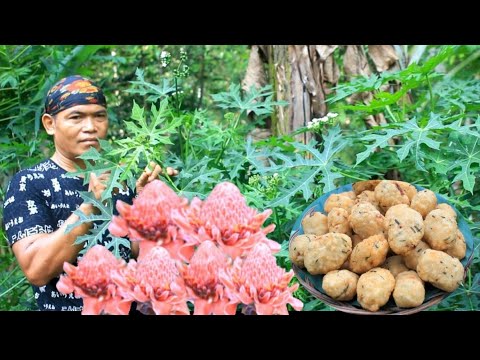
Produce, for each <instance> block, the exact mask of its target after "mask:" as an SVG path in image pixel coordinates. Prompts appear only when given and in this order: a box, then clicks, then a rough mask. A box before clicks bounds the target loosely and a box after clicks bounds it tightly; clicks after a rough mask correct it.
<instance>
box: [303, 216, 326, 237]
mask: <svg viewBox="0 0 480 360" xmlns="http://www.w3.org/2000/svg"><path fill="white" fill-rule="evenodd" d="M302 228H303V232H304V233H305V234H315V235H324V234H326V233H328V220H327V217H326V216H325V215H323V214H322V213H321V212H318V211H315V212H311V213H308V214H306V215H305V217H304V218H303V219H302Z"/></svg>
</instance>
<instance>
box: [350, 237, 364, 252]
mask: <svg viewBox="0 0 480 360" xmlns="http://www.w3.org/2000/svg"><path fill="white" fill-rule="evenodd" d="M350 238H351V239H352V249H353V248H354V247H355V246H357V245H358V244H359V243H361V242H362V241H363V239H362V237H360V235H358V234H353V235H352V236H351V237H350Z"/></svg>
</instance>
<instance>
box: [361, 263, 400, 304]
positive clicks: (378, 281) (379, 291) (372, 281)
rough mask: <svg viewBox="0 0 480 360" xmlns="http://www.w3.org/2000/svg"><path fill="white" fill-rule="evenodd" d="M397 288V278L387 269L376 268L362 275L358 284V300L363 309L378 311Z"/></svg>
mask: <svg viewBox="0 0 480 360" xmlns="http://www.w3.org/2000/svg"><path fill="white" fill-rule="evenodd" d="M394 288H395V278H394V277H393V275H392V274H391V273H390V271H388V270H387V269H382V268H374V269H372V270H370V271H368V272H366V273H365V274H362V275H361V276H360V278H359V279H358V283H357V300H358V302H359V303H360V305H361V306H362V308H364V309H366V310H369V311H377V310H378V309H380V307H381V306H383V305H385V304H386V303H387V302H388V299H389V298H390V295H391V294H392V291H393V289H394Z"/></svg>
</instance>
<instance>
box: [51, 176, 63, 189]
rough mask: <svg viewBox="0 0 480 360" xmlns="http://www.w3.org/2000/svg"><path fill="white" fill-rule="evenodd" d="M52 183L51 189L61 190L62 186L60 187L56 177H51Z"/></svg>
mask: <svg viewBox="0 0 480 360" xmlns="http://www.w3.org/2000/svg"><path fill="white" fill-rule="evenodd" d="M52 185H53V191H55V192H59V191H61V190H62V188H61V187H60V183H59V182H58V180H57V178H53V179H52Z"/></svg>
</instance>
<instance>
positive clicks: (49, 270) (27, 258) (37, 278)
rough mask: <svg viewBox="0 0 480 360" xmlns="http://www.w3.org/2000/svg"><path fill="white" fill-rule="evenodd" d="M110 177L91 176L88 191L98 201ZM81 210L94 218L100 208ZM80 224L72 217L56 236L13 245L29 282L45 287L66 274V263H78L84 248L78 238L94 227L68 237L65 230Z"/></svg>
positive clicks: (85, 206) (83, 207) (84, 227)
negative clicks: (77, 260)
mask: <svg viewBox="0 0 480 360" xmlns="http://www.w3.org/2000/svg"><path fill="white" fill-rule="evenodd" d="M108 176H109V175H108V174H102V175H100V176H98V177H97V176H95V174H93V173H92V174H91V175H90V182H89V186H88V190H89V191H91V192H92V193H93V194H94V196H95V197H96V198H97V199H100V198H101V196H102V192H103V191H104V190H105V188H106V186H105V184H104V183H103V182H102V181H105V180H107V179H108ZM78 210H80V211H82V212H83V213H84V214H85V215H87V216H88V215H91V214H92V213H94V211H95V210H96V208H95V207H94V206H93V205H92V204H85V203H83V204H81V205H80V206H79V208H78ZM78 220H79V217H78V216H77V215H75V214H72V215H70V216H69V217H68V218H67V219H66V220H65V222H64V223H63V224H62V225H61V226H60V227H59V228H58V229H57V230H55V231H54V232H51V233H41V234H35V235H30V236H27V237H25V238H23V239H21V240H18V241H17V242H15V243H14V244H13V245H12V250H13V253H14V254H15V256H16V258H17V261H18V263H19V264H20V267H21V268H22V270H23V272H24V274H25V276H26V277H27V279H28V281H29V282H30V283H31V284H33V285H36V286H43V285H45V284H47V283H48V282H49V281H50V280H51V279H53V278H54V277H57V276H58V275H60V274H61V273H62V272H63V263H64V262H65V261H67V262H69V263H74V262H75V260H76V259H77V256H78V253H79V252H80V250H82V248H83V244H78V245H74V244H75V240H76V238H77V237H78V236H81V235H85V234H87V233H88V231H89V230H90V228H91V226H92V224H91V223H83V224H81V225H78V226H76V227H74V228H73V229H72V230H71V231H70V232H69V233H68V234H65V229H66V228H67V226H68V225H70V224H73V223H75V222H77V221H78Z"/></svg>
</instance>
